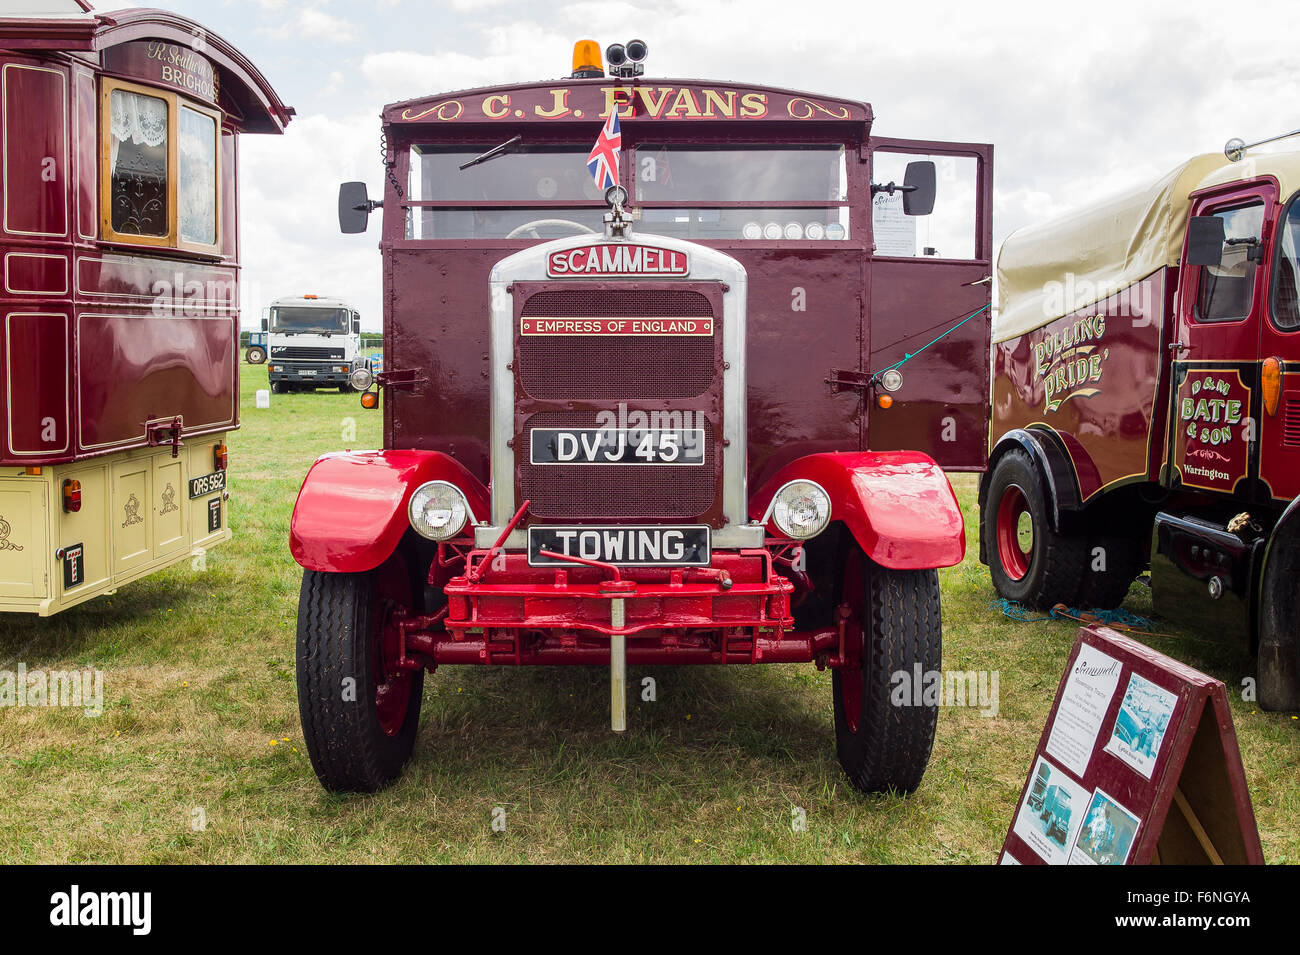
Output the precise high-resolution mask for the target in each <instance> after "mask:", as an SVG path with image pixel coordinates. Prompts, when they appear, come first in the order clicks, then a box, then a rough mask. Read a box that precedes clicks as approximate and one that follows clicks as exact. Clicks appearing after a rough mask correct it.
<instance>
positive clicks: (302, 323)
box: [271, 307, 349, 335]
mask: <svg viewBox="0 0 1300 955" xmlns="http://www.w3.org/2000/svg"><path fill="white" fill-rule="evenodd" d="M348 316H349V312H348V311H347V309H342V308H333V309H325V308H306V307H304V308H284V307H281V308H273V309H271V331H273V332H280V333H282V334H288V335H304V334H307V335H325V334H329V335H335V334H343V333H346V332H348V330H349V326H348Z"/></svg>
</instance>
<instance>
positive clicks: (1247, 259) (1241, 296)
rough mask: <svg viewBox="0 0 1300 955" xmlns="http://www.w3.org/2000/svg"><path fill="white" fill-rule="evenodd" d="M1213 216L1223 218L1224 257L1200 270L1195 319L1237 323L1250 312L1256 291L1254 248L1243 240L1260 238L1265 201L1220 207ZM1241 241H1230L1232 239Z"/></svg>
mask: <svg viewBox="0 0 1300 955" xmlns="http://www.w3.org/2000/svg"><path fill="white" fill-rule="evenodd" d="M1211 215H1213V216H1215V217H1216V218H1219V219H1222V220H1223V236H1224V242H1225V244H1224V247H1223V259H1222V261H1221V262H1220V263H1219V264H1218V265H1207V266H1204V267H1203V268H1202V269H1201V280H1200V287H1199V289H1198V291H1197V296H1196V320H1197V321H1200V322H1234V321H1240V320H1241V319H1243V318H1245V317H1246V316H1247V315H1249V314H1250V309H1251V305H1252V303H1253V300H1254V291H1255V268H1256V265H1255V262H1254V261H1253V259H1252V257H1251V255H1252V250H1253V249H1254V248H1255V246H1254V245H1251V244H1250V243H1246V242H1241V241H1240V240H1242V239H1255V240H1258V239H1259V237H1260V232H1261V230H1262V228H1263V224H1264V204H1263V203H1262V202H1252V203H1250V204H1248V205H1242V206H1237V207H1236V208H1233V209H1220V210H1218V211H1216V212H1212V213H1211ZM1234 239H1236V240H1238V242H1237V243H1236V244H1231V243H1232V240H1234Z"/></svg>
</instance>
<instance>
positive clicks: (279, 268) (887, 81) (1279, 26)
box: [96, 0, 1300, 329]
mask: <svg viewBox="0 0 1300 955" xmlns="http://www.w3.org/2000/svg"><path fill="white" fill-rule="evenodd" d="M96 5H97V7H98V9H101V10H105V9H110V8H113V7H123V6H135V5H148V6H157V7H164V8H167V9H170V10H174V11H176V12H178V13H181V14H183V15H185V16H188V17H190V18H192V19H195V20H197V21H199V22H200V23H202V24H203V25H205V26H207V27H209V28H210V29H211V30H213V31H214V32H216V33H219V34H221V35H223V36H225V37H226V38H227V39H228V40H230V41H231V42H233V43H234V44H235V45H236V46H238V47H240V48H241V49H243V50H244V51H245V52H246V53H247V54H248V55H249V56H250V57H251V58H252V60H253V62H255V63H256V64H258V66H259V67H260V68H261V70H262V72H263V73H264V74H265V75H266V76H267V77H268V79H269V80H270V81H271V83H272V84H273V85H274V86H275V88H276V89H277V90H278V92H279V93H280V96H281V98H282V99H283V100H284V101H285V102H286V103H287V104H289V105H292V106H294V107H295V108H296V109H297V111H298V115H297V118H296V119H295V120H294V122H293V123H291V124H290V126H289V130H288V132H287V134H286V135H285V136H283V137H269V136H268V137H263V136H249V137H246V138H245V140H244V146H243V168H242V203H243V206H242V214H243V223H244V235H243V249H242V252H243V261H244V266H245V273H244V281H245V299H244V306H245V318H244V321H245V324H248V325H251V324H254V323H255V322H256V320H257V317H258V315H259V314H260V308H261V305H262V304H264V303H265V302H266V301H268V300H269V299H270V298H273V297H275V296H277V295H289V294H300V293H302V292H306V291H319V292H321V293H325V292H330V293H334V294H342V295H344V296H347V297H349V298H351V299H353V300H354V301H356V302H357V303H358V305H359V306H360V308H361V309H362V311H363V314H364V315H365V316H366V326H367V327H368V328H376V329H377V328H378V327H379V318H380V312H379V287H380V270H379V254H378V251H377V250H376V243H377V242H378V224H377V222H375V223H374V224H372V227H371V230H370V232H369V233H368V234H366V235H362V236H343V235H340V234H339V232H338V227H337V220H336V218H335V215H336V211H335V203H336V194H337V186H338V183H339V182H341V181H343V180H348V179H362V180H365V181H366V182H368V183H369V185H370V190H371V194H372V195H375V194H377V193H379V192H381V189H380V187H381V184H382V179H381V175H380V171H381V169H380V163H379V152H378V142H379V121H378V115H379V111H380V109H381V107H382V106H383V104H385V103H389V102H394V101H397V100H404V99H410V98H413V97H417V96H423V95H427V94H432V93H439V92H445V91H448V90H454V89H463V88H466V87H473V86H483V85H489V84H497V83H509V82H516V81H527V80H536V79H551V78H556V77H559V76H563V75H565V74H566V73H567V72H568V70H569V68H570V66H569V64H570V57H571V51H572V45H573V41H574V40H576V39H580V38H584V37H591V38H593V39H595V40H597V41H599V43H600V44H601V46H602V47H604V46H606V45H608V44H609V43H612V42H616V41H617V42H622V41H625V40H627V39H629V38H632V37H640V38H642V39H644V40H646V41H647V42H648V43H649V45H650V57H649V60H648V69H647V74H648V75H650V76H654V77H678V78H684V77H692V78H702V79H731V80H738V81H742V82H752V83H758V84H764V85H772V86H785V87H793V88H795V89H803V90H808V91H811V92H817V93H826V94H831V95H838V96H846V97H851V98H855V99H864V100H867V101H868V102H870V103H871V104H872V106H873V109H874V110H875V114H876V117H877V118H876V124H875V127H874V129H875V132H876V133H878V134H880V135H886V136H902V137H917V138H931V139H947V140H958V141H968V142H989V143H993V144H994V146H995V156H994V168H995V198H994V218H993V227H994V239H995V242H1000V241H1001V240H1002V238H1003V237H1005V236H1006V235H1007V234H1008V233H1009V232H1011V231H1013V230H1014V229H1016V228H1018V227H1020V226H1022V225H1026V224H1028V223H1031V222H1034V221H1037V220H1040V219H1042V218H1045V217H1048V216H1051V215H1053V214H1056V213H1059V212H1064V211H1066V210H1068V209H1070V208H1072V207H1075V206H1077V205H1079V204H1081V203H1085V202H1088V201H1089V200H1091V199H1095V198H1098V197H1100V196H1102V195H1105V194H1106V193H1109V192H1113V191H1115V190H1116V189H1119V188H1122V187H1124V186H1127V185H1132V184H1134V183H1137V182H1140V181H1143V180H1147V179H1154V178H1155V177H1156V176H1158V175H1159V174H1160V173H1162V172H1164V171H1165V170H1167V169H1169V168H1170V167H1172V166H1174V165H1175V164H1177V163H1178V162H1180V161H1182V160H1183V159H1185V158H1188V157H1189V156H1191V155H1193V154H1195V153H1198V152H1208V151H1218V150H1220V149H1221V148H1222V146H1223V143H1224V142H1225V141H1226V140H1227V139H1228V138H1230V137H1232V136H1242V137H1244V138H1245V139H1247V140H1251V139H1256V138H1263V137H1264V136H1267V135H1272V134H1276V133H1281V132H1284V131H1287V130H1289V129H1294V128H1296V127H1297V126H1300V69H1298V68H1297V64H1296V54H1295V48H1296V40H1297V38H1298V37H1300V29H1298V28H1300V3H1296V2H1295V0H1289V2H1287V0H1280V2H1279V0H1255V2H1252V3H1250V4H1249V5H1238V6H1234V5H1230V4H1224V3H1222V2H1219V3H1205V2H1198V0H1181V2H1166V0H1122V2H1111V0H1091V2H1089V3H1087V4H1079V5H1069V6H1068V7H1066V6H1064V5H1059V4H1052V3H1043V2H1034V3H1019V2H999V0H983V2H980V3H972V2H969V0H965V2H948V0H922V2H917V3H910V4H909V3H891V4H880V3H869V2H840V0H799V2H795V3H791V2H789V0H782V2H775V0H745V2H734V0H651V2H643V0H634V2H619V0H609V2H599V3H598V2H585V0H584V2H573V3H563V2H561V3H546V2H543V0H436V2H430V0H147V2H142V3H140V4H135V3H121V2H115V0H109V2H98V3H97V4H96ZM1234 19H1235V20H1236V21H1237V22H1235V23H1234V22H1233V21H1234Z"/></svg>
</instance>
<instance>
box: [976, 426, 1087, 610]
mask: <svg viewBox="0 0 1300 955" xmlns="http://www.w3.org/2000/svg"><path fill="white" fill-rule="evenodd" d="M980 532H981V533H982V534H983V535H984V551H985V554H986V555H987V557H988V562H989V573H990V575H991V576H992V578H993V587H994V588H995V589H996V590H997V592H998V593H999V594H1001V595H1002V596H1003V597H1006V598H1007V599H1008V600H1014V601H1016V602H1018V603H1022V604H1025V605H1026V606H1030V607H1037V608H1040V609H1043V610H1048V609H1051V607H1052V606H1054V605H1055V604H1058V603H1063V604H1068V605H1073V603H1074V601H1075V598H1076V597H1077V595H1078V592H1079V581H1080V580H1081V579H1082V578H1083V574H1084V570H1085V569H1086V567H1087V564H1086V562H1085V559H1084V558H1085V557H1086V556H1087V552H1088V551H1087V547H1086V543H1087V542H1086V541H1085V540H1084V539H1083V538H1081V537H1078V536H1074V535H1070V534H1061V533H1058V532H1056V531H1055V530H1053V529H1052V524H1051V520H1050V518H1049V516H1048V512H1047V501H1046V498H1045V496H1044V493H1043V487H1042V484H1041V482H1040V481H1039V477H1038V469H1037V468H1035V467H1034V463H1033V461H1031V460H1030V458H1029V455H1028V454H1027V453H1026V452H1024V451H1022V450H1020V449H1019V448H1014V449H1012V450H1011V451H1008V452H1007V453H1006V454H1004V455H1003V456H1002V457H1001V458H999V459H998V463H997V465H996V466H995V467H994V468H993V476H992V477H991V478H990V479H989V490H988V497H987V498H986V500H985V502H984V511H983V513H982V514H981V515H980Z"/></svg>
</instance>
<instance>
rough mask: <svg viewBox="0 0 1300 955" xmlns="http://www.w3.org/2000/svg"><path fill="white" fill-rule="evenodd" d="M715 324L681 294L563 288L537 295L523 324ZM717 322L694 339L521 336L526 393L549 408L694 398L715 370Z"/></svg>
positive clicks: (689, 294) (701, 298)
mask: <svg viewBox="0 0 1300 955" xmlns="http://www.w3.org/2000/svg"><path fill="white" fill-rule="evenodd" d="M529 317H547V318H713V317H714V315H713V306H712V303H711V302H710V301H709V299H708V298H707V297H706V296H705V295H702V294H701V293H699V292H694V291H690V290H685V289H618V290H610V289H602V290H592V289H572V290H570V289H564V290H555V291H546V292H538V293H536V294H535V295H533V296H531V297H530V298H529V299H528V300H527V301H526V302H525V303H524V306H523V309H522V312H521V318H529ZM720 335H721V327H720V323H718V322H717V321H715V322H714V327H713V335H712V336H700V335H692V336H685V335H654V336H615V335H556V336H544V335H521V336H520V338H519V380H520V385H521V387H522V388H523V390H524V393H525V394H527V395H529V396H530V397H533V398H539V399H542V400H548V401H559V400H566V399H569V400H589V401H610V400H612V401H621V400H627V399H643V398H665V399H680V398H694V397H697V396H699V395H702V394H704V393H705V392H706V391H708V390H709V387H710V386H711V385H712V383H713V379H714V377H715V375H716V374H717V371H718V348H719V347H720V346H719V339H720Z"/></svg>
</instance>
